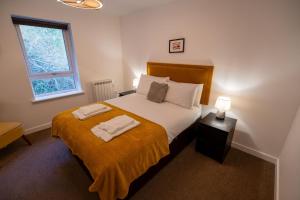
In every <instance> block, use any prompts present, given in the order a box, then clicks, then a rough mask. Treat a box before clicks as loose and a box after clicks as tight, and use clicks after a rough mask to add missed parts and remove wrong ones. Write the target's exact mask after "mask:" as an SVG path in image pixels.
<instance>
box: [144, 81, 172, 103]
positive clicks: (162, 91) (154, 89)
mask: <svg viewBox="0 0 300 200" xmlns="http://www.w3.org/2000/svg"><path fill="white" fill-rule="evenodd" d="M168 89H169V86H168V84H166V83H158V82H155V81H153V82H152V83H151V86H150V89H149V92H148V95H147V99H148V100H150V101H153V102H156V103H162V102H164V100H165V98H166V95H167V91H168Z"/></svg>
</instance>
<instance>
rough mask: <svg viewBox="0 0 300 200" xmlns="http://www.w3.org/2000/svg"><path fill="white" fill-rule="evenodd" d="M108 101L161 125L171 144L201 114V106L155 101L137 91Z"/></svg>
mask: <svg viewBox="0 0 300 200" xmlns="http://www.w3.org/2000/svg"><path fill="white" fill-rule="evenodd" d="M106 102H107V103H109V104H112V105H114V106H117V107H119V108H121V109H123V110H126V111H128V112H132V113H134V114H136V115H139V116H140V117H143V118H145V119H147V120H149V121H152V122H155V123H157V124H159V125H161V126H162V127H164V128H165V130H166V132H167V135H168V142H169V144H170V143H171V142H172V141H173V139H174V138H176V137H177V136H178V135H179V134H180V133H181V132H182V131H184V130H185V129H186V128H188V127H189V126H191V125H192V124H193V123H194V122H195V121H196V120H197V119H198V118H199V117H200V116H201V107H193V108H192V109H186V108H183V107H180V106H177V105H175V104H172V103H168V102H163V103H155V102H152V101H149V100H147V98H146V96H145V95H141V94H137V93H134V94H130V95H126V96H123V97H118V98H115V99H110V100H107V101H106Z"/></svg>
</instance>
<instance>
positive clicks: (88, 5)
mask: <svg viewBox="0 0 300 200" xmlns="http://www.w3.org/2000/svg"><path fill="white" fill-rule="evenodd" d="M57 1H58V2H61V3H63V4H65V5H68V6H72V7H75V8H82V9H100V8H102V6H103V4H102V2H101V1H100V0H57Z"/></svg>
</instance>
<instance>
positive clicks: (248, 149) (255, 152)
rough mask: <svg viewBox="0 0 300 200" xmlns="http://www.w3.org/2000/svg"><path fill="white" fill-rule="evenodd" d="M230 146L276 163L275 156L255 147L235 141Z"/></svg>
mask: <svg viewBox="0 0 300 200" xmlns="http://www.w3.org/2000/svg"><path fill="white" fill-rule="evenodd" d="M232 147H234V148H236V149H239V150H241V151H244V152H246V153H248V154H251V155H253V156H255V157H258V158H261V159H263V160H265V161H268V162H271V163H273V164H274V165H277V160H278V158H276V157H275V156H272V155H270V154H267V153H264V152H261V151H258V150H256V149H253V148H251V147H247V146H245V145H242V144H239V143H237V142H232Z"/></svg>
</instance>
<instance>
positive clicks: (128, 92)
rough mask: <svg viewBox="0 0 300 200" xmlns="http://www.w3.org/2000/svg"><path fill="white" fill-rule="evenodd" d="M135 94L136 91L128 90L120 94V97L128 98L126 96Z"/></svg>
mask: <svg viewBox="0 0 300 200" xmlns="http://www.w3.org/2000/svg"><path fill="white" fill-rule="evenodd" d="M133 93H136V90H128V91H125V92H120V93H119V96H120V97H122V96H126V95H129V94H133Z"/></svg>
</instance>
